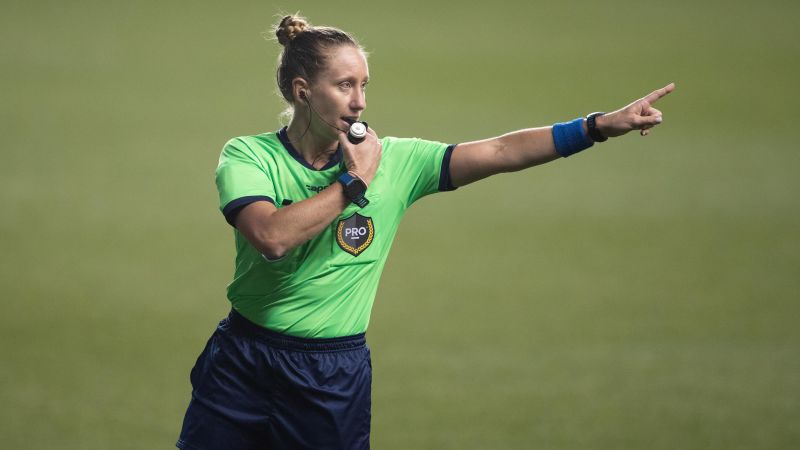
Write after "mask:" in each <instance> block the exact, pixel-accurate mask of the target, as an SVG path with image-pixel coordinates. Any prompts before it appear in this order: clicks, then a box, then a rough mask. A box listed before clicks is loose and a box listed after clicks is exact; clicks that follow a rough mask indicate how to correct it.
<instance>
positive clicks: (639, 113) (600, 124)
mask: <svg viewBox="0 0 800 450" xmlns="http://www.w3.org/2000/svg"><path fill="white" fill-rule="evenodd" d="M674 90H675V83H670V84H668V85H666V86H664V87H663V88H661V89H656V90H655V91H653V92H651V93H650V94H648V95H647V96H645V97H642V98H640V99H639V100H636V101H635V102H633V103H631V104H630V105H628V106H626V107H624V108H622V109H618V110H616V111H614V112H611V113H608V114H605V115H603V116H600V117H598V118H597V122H596V123H597V129H598V130H599V131H600V132H601V133H602V134H603V136H606V137H617V136H622V135H623V134H625V133H627V132H629V131H631V130H640V131H639V132H640V134H641V135H642V136H647V135H648V134H649V133H650V129H651V128H653V127H654V126H656V125H658V124H660V123H661V122H662V121H663V120H664V119H663V117H662V114H661V111H659V110H657V109H655V108H653V103H655V102H656V101H657V100H659V99H660V98H662V97H664V96H666V95H667V94H669V93H670V92H672V91H674Z"/></svg>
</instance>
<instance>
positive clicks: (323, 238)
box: [216, 128, 455, 338]
mask: <svg viewBox="0 0 800 450" xmlns="http://www.w3.org/2000/svg"><path fill="white" fill-rule="evenodd" d="M381 143H382V145H383V154H382V157H381V162H380V165H379V167H378V172H377V173H376V175H375V178H374V179H373V180H372V183H370V185H369V189H368V190H367V193H366V197H367V199H368V200H369V204H368V205H367V206H366V207H364V208H359V207H358V206H357V205H354V204H350V205H349V206H348V207H347V208H346V209H345V210H344V211H343V212H342V214H341V215H340V216H339V217H338V218H337V219H336V220H334V221H333V222H332V223H331V224H330V225H329V226H328V227H327V228H326V229H325V230H323V231H322V232H321V233H319V234H318V235H317V236H315V237H314V238H312V239H311V240H310V241H308V242H306V243H305V244H303V245H300V246H299V247H296V248H294V249H292V250H290V251H289V252H287V254H286V255H284V256H283V257H282V258H280V259H278V260H274V261H270V260H267V259H266V258H265V257H264V256H263V255H261V254H260V253H259V251H258V250H256V248H255V247H253V246H252V245H251V244H250V243H249V242H248V241H247V239H245V237H244V236H243V235H242V234H241V233H240V232H239V231H238V230H235V229H234V230H235V231H234V236H235V242H236V265H235V274H234V278H233V282H232V283H231V284H230V285H228V299H229V300H230V301H231V303H232V305H233V307H234V308H235V309H236V310H237V311H238V312H239V313H241V314H242V315H243V316H245V317H246V318H247V319H249V320H250V321H252V322H254V323H257V324H259V325H261V326H263V327H265V328H268V329H270V330H273V331H277V332H279V333H284V334H288V335H292V336H301V337H311V338H329V337H339V336H349V335H354V334H358V333H363V332H364V331H366V329H367V324H368V323H369V317H370V312H371V310H372V303H373V301H374V299H375V293H376V291H377V289H378V281H379V279H380V275H381V272H382V271H383V266H384V264H385V262H386V257H387V256H388V254H389V249H390V247H391V245H392V240H393V239H394V236H395V233H396V232H397V228H398V225H399V224H400V219H401V218H402V216H403V213H404V212H405V210H406V209H407V208H408V207H409V206H411V204H412V203H414V202H415V201H416V200H417V199H419V198H421V197H423V196H425V195H428V194H431V193H434V192H438V191H447V190H452V189H454V187H453V186H452V184H451V183H450V176H449V161H450V154H451V152H452V150H453V148H454V147H455V146H454V145H450V146H448V145H446V144H442V143H439V142H431V141H425V140H421V139H400V138H392V137H385V138H382V139H381ZM341 173H342V152H341V149H340V150H339V151H338V152H337V153H336V154H335V155H334V157H332V158H331V160H330V162H329V163H328V164H327V165H326V166H325V167H323V168H322V169H319V170H317V169H314V168H313V167H312V166H311V165H309V164H308V163H307V162H306V161H305V160H304V159H303V158H302V157H301V156H300V155H299V153H298V152H297V151H296V150H295V149H294V147H293V146H292V144H291V143H290V142H289V139H288V138H287V136H286V128H284V129H282V130H280V131H278V132H276V133H264V134H259V135H256V136H243V137H238V138H234V139H231V140H230V141H228V143H227V144H225V147H224V148H223V150H222V154H221V156H220V159H219V165H218V167H217V172H216V181H217V189H218V191H219V200H220V209H221V210H222V212H223V214H224V215H225V218H226V219H227V220H228V222H229V223H231V224H233V221H234V219H235V216H236V214H237V213H238V211H240V210H241V208H243V207H244V206H246V205H248V204H250V203H252V202H254V201H269V202H271V203H273V204H274V205H275V206H276V207H277V208H283V207H286V206H288V205H291V204H292V203H295V202H299V201H302V200H305V199H307V198H309V197H311V196H313V195H316V194H317V193H319V192H320V191H321V190H323V189H325V188H326V187H328V186H329V185H331V184H332V183H335V182H337V181H336V180H337V178H338V177H339V175H340V174H341Z"/></svg>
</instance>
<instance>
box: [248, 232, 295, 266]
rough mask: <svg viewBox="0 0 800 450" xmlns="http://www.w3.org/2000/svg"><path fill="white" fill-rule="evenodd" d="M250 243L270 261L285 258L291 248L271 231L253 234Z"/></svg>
mask: <svg viewBox="0 0 800 450" xmlns="http://www.w3.org/2000/svg"><path fill="white" fill-rule="evenodd" d="M250 243H251V244H252V245H253V247H255V248H256V249H258V251H259V252H261V254H262V255H264V257H265V258H266V259H268V260H270V261H273V260H277V259H281V258H283V257H284V256H286V253H287V252H288V251H289V250H290V248H289V246H288V245H286V244H285V243H284V242H283V241H282V240H281V239H280V238H279V237H278V236H274V235H272V234H270V233H259V234H257V235H256V236H253V239H252V240H250Z"/></svg>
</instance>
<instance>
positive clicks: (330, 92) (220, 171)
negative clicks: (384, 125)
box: [177, 16, 674, 449]
mask: <svg viewBox="0 0 800 450" xmlns="http://www.w3.org/2000/svg"><path fill="white" fill-rule="evenodd" d="M275 33H276V36H277V37H278V41H279V43H280V44H281V45H283V46H284V49H283V52H282V53H281V56H280V58H279V66H278V71H277V82H278V87H279V89H280V92H281V94H282V95H283V97H284V99H285V100H286V101H287V102H288V104H289V105H290V107H291V113H292V115H291V121H290V123H289V126H288V127H285V128H283V129H281V130H279V131H278V132H272V133H264V134H260V135H256V136H243V137H238V138H235V139H232V140H231V141H229V142H228V143H227V144H226V145H225V147H224V148H223V151H222V155H221V157H220V161H219V166H218V168H217V174H216V175H217V187H218V190H219V195H220V209H221V210H222V213H223V214H224V216H225V219H226V220H227V221H228V222H229V223H230V224H231V225H232V226H234V227H235V241H236V270H235V275H234V279H233V282H232V283H231V284H230V285H229V287H228V298H229V299H230V301H231V303H232V306H233V308H232V310H231V313H230V315H229V316H228V317H227V318H226V319H224V320H223V321H222V322H220V325H219V326H218V327H217V330H216V331H215V333H214V335H213V336H212V337H211V339H210V340H209V342H208V344H207V346H206V348H205V350H204V351H203V353H202V354H201V355H200V357H199V358H198V361H197V364H196V365H195V367H194V368H193V370H192V374H191V381H192V386H193V391H192V400H191V403H190V404H189V408H188V410H187V412H186V417H185V419H184V424H183V430H182V432H181V437H180V439H179V441H178V444H177V445H178V447H180V448H184V449H222V448H232V449H251V448H252V449H255V448H286V449H303V448H308V449H328V448H330V449H352V448H368V447H369V431H370V388H371V381H372V375H371V373H372V372H371V363H370V356H369V349H368V348H367V347H366V345H365V340H364V332H365V331H366V328H367V324H368V322H369V316H370V311H371V308H372V302H373V300H374V297H375V292H376V290H377V285H378V279H379V277H380V273H381V271H382V269H383V266H384V263H385V261H386V257H387V255H388V251H389V247H390V246H391V243H392V239H393V237H394V235H395V232H396V231H397V226H398V223H399V221H400V218H401V217H402V215H403V213H404V211H405V210H406V209H407V208H408V207H409V206H410V205H411V204H413V203H414V202H415V201H416V200H417V199H419V198H421V197H423V196H425V195H428V194H432V193H434V192H439V191H449V190H453V189H456V188H457V187H459V186H464V185H466V184H469V183H472V182H474V181H477V180H480V179H482V178H486V177H488V176H490V175H494V174H498V173H502V172H511V171H517V170H522V169H525V168H528V167H532V166H535V165H537V164H542V163H545V162H548V161H552V160H554V159H557V158H559V157H565V156H569V155H571V154H574V153H577V152H579V151H581V150H583V149H585V148H588V147H590V146H592V145H593V143H594V142H602V141H605V140H606V139H607V138H609V137H615V136H620V135H623V134H625V133H627V132H629V131H631V130H641V134H642V135H646V134H648V132H649V130H650V129H651V128H652V127H654V126H656V125H657V124H659V123H661V119H662V114H661V112H660V111H658V110H657V109H655V108H653V106H652V103H653V102H655V101H656V100H658V99H659V98H661V97H663V96H665V95H666V94H668V93H669V92H671V91H672V90H673V89H674V85H672V84H670V85H668V86H666V87H664V88H662V89H659V90H657V91H655V92H653V93H651V94H650V95H648V96H646V97H644V98H642V99H640V100H637V101H635V102H633V103H631V104H630V105H628V106H626V107H624V108H622V109H619V110H617V111H614V112H612V113H608V114H602V113H595V114H591V115H589V116H588V118H586V119H583V118H579V119H576V120H573V121H571V122H567V123H560V124H556V125H554V126H552V127H542V128H534V129H527V130H520V131H516V132H512V133H509V134H505V135H503V136H500V137H496V138H492V139H486V140H482V141H476V142H469V143H464V144H458V145H447V144H443V143H439V142H431V141H424V140H420V139H398V138H379V137H378V135H377V133H376V132H375V130H374V129H372V128H369V129H368V134H367V136H366V138H365V139H364V140H363V141H362V142H360V143H357V144H356V143H353V142H351V141H350V140H349V139H348V137H347V130H348V128H349V126H350V124H351V123H352V122H355V121H358V120H359V119H360V117H361V114H362V113H363V111H364V110H365V109H366V106H367V103H366V96H365V88H366V86H367V83H368V82H369V68H368V65H367V58H366V55H365V53H364V51H363V49H362V48H361V47H360V46H359V44H358V42H357V41H356V40H355V39H354V38H353V37H352V36H350V35H348V34H347V33H345V32H343V31H341V30H338V29H335V28H328V27H312V26H310V25H309V24H308V23H307V22H306V21H305V20H304V19H303V18H301V17H297V16H287V17H284V18H283V20H281V22H280V23H279V25H278V26H277V27H276V30H275Z"/></svg>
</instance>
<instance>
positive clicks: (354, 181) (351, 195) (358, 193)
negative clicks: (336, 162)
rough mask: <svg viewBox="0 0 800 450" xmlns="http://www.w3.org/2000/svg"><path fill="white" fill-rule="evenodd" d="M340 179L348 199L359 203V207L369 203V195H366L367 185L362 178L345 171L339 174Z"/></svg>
mask: <svg viewBox="0 0 800 450" xmlns="http://www.w3.org/2000/svg"><path fill="white" fill-rule="evenodd" d="M338 181H339V183H342V186H343V187H344V196H345V197H347V198H348V200H350V201H351V202H353V203H355V204H356V205H358V207H359V208H363V207H365V206H367V205H369V200H367V197H364V194H365V193H366V192H367V185H366V183H364V181H362V180H361V178H358V177H355V176H353V175H350V173H348V172H345V173H343V174H341V175H339V180H338Z"/></svg>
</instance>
